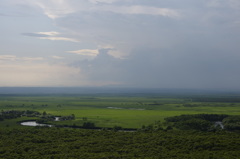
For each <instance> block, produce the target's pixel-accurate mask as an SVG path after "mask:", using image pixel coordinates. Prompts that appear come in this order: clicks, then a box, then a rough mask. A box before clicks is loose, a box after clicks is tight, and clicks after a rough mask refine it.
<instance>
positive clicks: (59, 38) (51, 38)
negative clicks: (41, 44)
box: [40, 37, 79, 43]
mask: <svg viewBox="0 0 240 159" xmlns="http://www.w3.org/2000/svg"><path fill="white" fill-rule="evenodd" d="M40 39H46V40H53V41H70V42H76V43H77V42H79V40H76V39H73V38H65V37H40Z"/></svg>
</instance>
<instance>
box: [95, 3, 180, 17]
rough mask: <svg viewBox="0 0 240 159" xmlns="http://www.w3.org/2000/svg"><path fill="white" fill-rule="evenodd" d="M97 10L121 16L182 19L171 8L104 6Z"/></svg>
mask: <svg viewBox="0 0 240 159" xmlns="http://www.w3.org/2000/svg"><path fill="white" fill-rule="evenodd" d="M97 10H100V11H110V12H114V13H119V14H136V15H137V14H140V15H141V14H145V15H157V16H166V17H180V13H179V12H178V11H176V10H174V9H169V8H158V7H148V6H139V5H134V6H103V7H99V8H98V9H97Z"/></svg>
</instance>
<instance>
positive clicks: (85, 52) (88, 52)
mask: <svg viewBox="0 0 240 159" xmlns="http://www.w3.org/2000/svg"><path fill="white" fill-rule="evenodd" d="M67 52H68V53H73V54H77V55H84V56H97V55H98V53H99V52H98V50H90V49H82V50H76V51H67Z"/></svg>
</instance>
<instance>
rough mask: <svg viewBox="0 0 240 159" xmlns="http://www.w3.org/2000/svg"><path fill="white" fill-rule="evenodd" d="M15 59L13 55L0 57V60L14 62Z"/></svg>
mask: <svg viewBox="0 0 240 159" xmlns="http://www.w3.org/2000/svg"><path fill="white" fill-rule="evenodd" d="M16 59H17V57H16V56H14V55H0V60H4V61H5V60H7V61H8V60H10V61H15V60H16Z"/></svg>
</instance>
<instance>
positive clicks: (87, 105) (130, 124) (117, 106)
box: [0, 95, 240, 128]
mask: <svg viewBox="0 0 240 159" xmlns="http://www.w3.org/2000/svg"><path fill="white" fill-rule="evenodd" d="M203 99H204V100H203ZM218 99H221V100H220V101H219V100H218ZM223 99H226V100H223ZM239 99H240V98H239V96H234V97H232V96H224V97H220V96H217V97H216V96H214V98H213V97H212V96H211V97H210V96H201V98H200V97H191V96H161V95H146V96H145V95H142V96H140V95H138V96H136V95H116V96H115V95H88V96H84V95H48V96H47V95H44V96H43V95H21V96H20V95H0V110H35V111H39V112H41V113H42V112H44V111H45V112H47V113H50V114H52V115H55V116H64V115H71V114H74V115H75V117H76V119H75V120H72V121H61V122H56V124H67V125H73V124H74V125H82V124H83V122H84V121H86V120H87V121H90V122H94V123H95V125H96V126H97V127H113V126H121V127H123V128H140V127H141V126H142V125H148V124H151V123H153V122H155V121H162V122H163V121H164V118H166V117H170V116H176V115H182V114H199V113H208V114H229V115H240V101H239ZM21 120H26V117H22V118H20V119H14V120H6V121H3V122H0V126H2V127H3V126H5V127H8V126H14V125H15V126H17V124H16V122H18V121H21Z"/></svg>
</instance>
